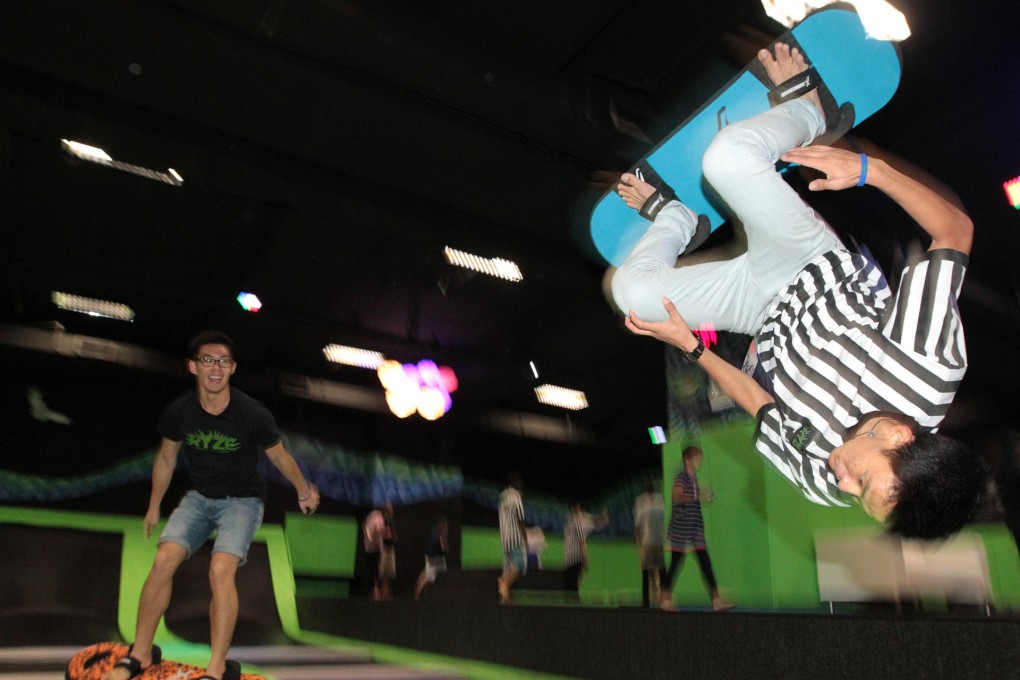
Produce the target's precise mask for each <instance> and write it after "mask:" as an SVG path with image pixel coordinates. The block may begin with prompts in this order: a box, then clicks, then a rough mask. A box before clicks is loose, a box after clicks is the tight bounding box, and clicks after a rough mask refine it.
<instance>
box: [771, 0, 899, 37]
mask: <svg viewBox="0 0 1020 680" xmlns="http://www.w3.org/2000/svg"><path fill="white" fill-rule="evenodd" d="M838 1H840V0H761V4H762V6H763V7H764V8H765V14H767V15H769V16H770V17H772V18H773V19H775V20H776V21H778V22H779V23H781V24H782V25H783V26H786V27H787V28H793V27H794V26H795V25H796V24H798V23H800V22H801V21H802V20H803V19H804V17H806V16H807V15H808V14H810V13H811V12H813V11H814V10H816V9H821V8H822V7H825V6H826V5H831V4H832V3H834V2H838ZM846 1H847V2H849V4H851V5H853V7H854V9H856V10H857V15H858V16H859V17H860V18H861V23H862V24H864V30H865V31H866V32H867V34H868V37H870V38H875V39H876V40H892V41H894V42H899V41H901V40H906V39H907V38H909V37H910V26H908V25H907V20H906V18H905V17H904V16H903V13H902V12H900V11H899V10H898V9H896V8H895V7H893V6H892V5H890V4H889V3H888V2H886V1H885V0H846Z"/></svg>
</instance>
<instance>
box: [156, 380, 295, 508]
mask: <svg viewBox="0 0 1020 680" xmlns="http://www.w3.org/2000/svg"><path fill="white" fill-rule="evenodd" d="M159 433H160V434H161V435H162V436H163V437H165V438H167V439H169V440H171V441H175V442H181V451H182V452H183V453H184V463H185V465H186V467H187V470H188V475H189V476H190V477H191V483H192V486H193V487H194V488H195V490H196V491H198V492H199V493H200V494H202V495H203V496H206V497H207V498H226V497H227V496H237V497H246V496H254V497H258V498H261V499H263V500H265V497H266V480H265V479H264V478H263V477H262V473H261V472H260V471H259V454H261V453H262V452H263V451H265V450H266V449H268V448H271V447H272V446H275V445H276V444H277V443H278V442H279V441H280V430H279V429H278V428H277V426H276V421H275V420H274V419H273V416H272V414H271V413H270V412H269V410H268V409H267V408H266V407H265V406H263V405H262V402H260V401H257V400H255V399H252V398H251V397H249V396H248V395H247V394H245V393H244V392H241V391H240V390H237V389H234V388H230V403H229V404H227V408H226V409H224V411H223V413H221V414H219V415H216V416H214V415H212V414H210V413H207V412H206V411H205V410H203V409H202V406H201V405H200V404H199V403H198V394H197V393H196V392H194V391H191V392H188V393H186V394H183V395H181V396H180V397H178V398H177V399H175V400H173V401H172V402H170V404H169V405H167V407H166V408H165V409H164V410H163V414H162V415H161V416H160V419H159Z"/></svg>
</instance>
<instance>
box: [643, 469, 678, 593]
mask: <svg viewBox="0 0 1020 680" xmlns="http://www.w3.org/2000/svg"><path fill="white" fill-rule="evenodd" d="M665 534H666V509H665V506H664V503H663V499H662V494H661V493H659V492H658V491H656V490H655V487H654V486H653V485H652V483H651V482H649V483H648V484H647V485H646V486H645V492H644V493H643V494H641V495H640V496H638V497H637V499H636V500H635V501H634V544H635V545H636V546H637V550H638V558H639V559H640V560H641V605H642V606H644V607H647V606H649V604H650V602H651V596H652V593H653V591H654V594H655V599H658V600H661V601H664V602H667V603H669V604H672V594H671V593H670V591H669V586H668V582H667V580H666V558H665V556H664V554H663V553H664V550H665V547H664V546H665V541H664V538H665ZM665 608H667V609H668V605H667V606H666V607H665Z"/></svg>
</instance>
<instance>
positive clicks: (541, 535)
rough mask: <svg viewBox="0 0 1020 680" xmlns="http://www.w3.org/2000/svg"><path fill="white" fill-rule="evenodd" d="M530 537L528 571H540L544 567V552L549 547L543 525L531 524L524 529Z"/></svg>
mask: <svg viewBox="0 0 1020 680" xmlns="http://www.w3.org/2000/svg"><path fill="white" fill-rule="evenodd" d="M524 534H525V535H526V536H527V538H528V571H532V570H534V571H538V570H539V569H541V568H542V553H544V552H545V549H546V548H547V547H548V544H547V543H546V541H545V532H544V531H542V527H539V526H531V527H528V528H527V529H525V530H524Z"/></svg>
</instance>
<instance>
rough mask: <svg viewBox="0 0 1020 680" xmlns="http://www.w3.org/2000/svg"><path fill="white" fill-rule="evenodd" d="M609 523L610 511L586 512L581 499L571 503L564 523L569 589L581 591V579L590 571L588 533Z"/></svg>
mask: <svg viewBox="0 0 1020 680" xmlns="http://www.w3.org/2000/svg"><path fill="white" fill-rule="evenodd" d="M607 524H609V511H608V510H606V509H603V510H602V512H601V513H599V514H598V516H596V515H593V514H591V513H590V512H585V511H584V510H583V509H582V507H581V501H573V502H571V504H570V512H569V513H567V518H566V521H565V522H564V523H563V565H564V566H565V567H566V586H567V589H568V590H573V591H575V592H578V593H579V592H580V590H581V579H583V578H584V574H585V572H587V571H588V534H590V533H591V532H593V531H598V530H600V529H604V528H605V527H606V525H607Z"/></svg>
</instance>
